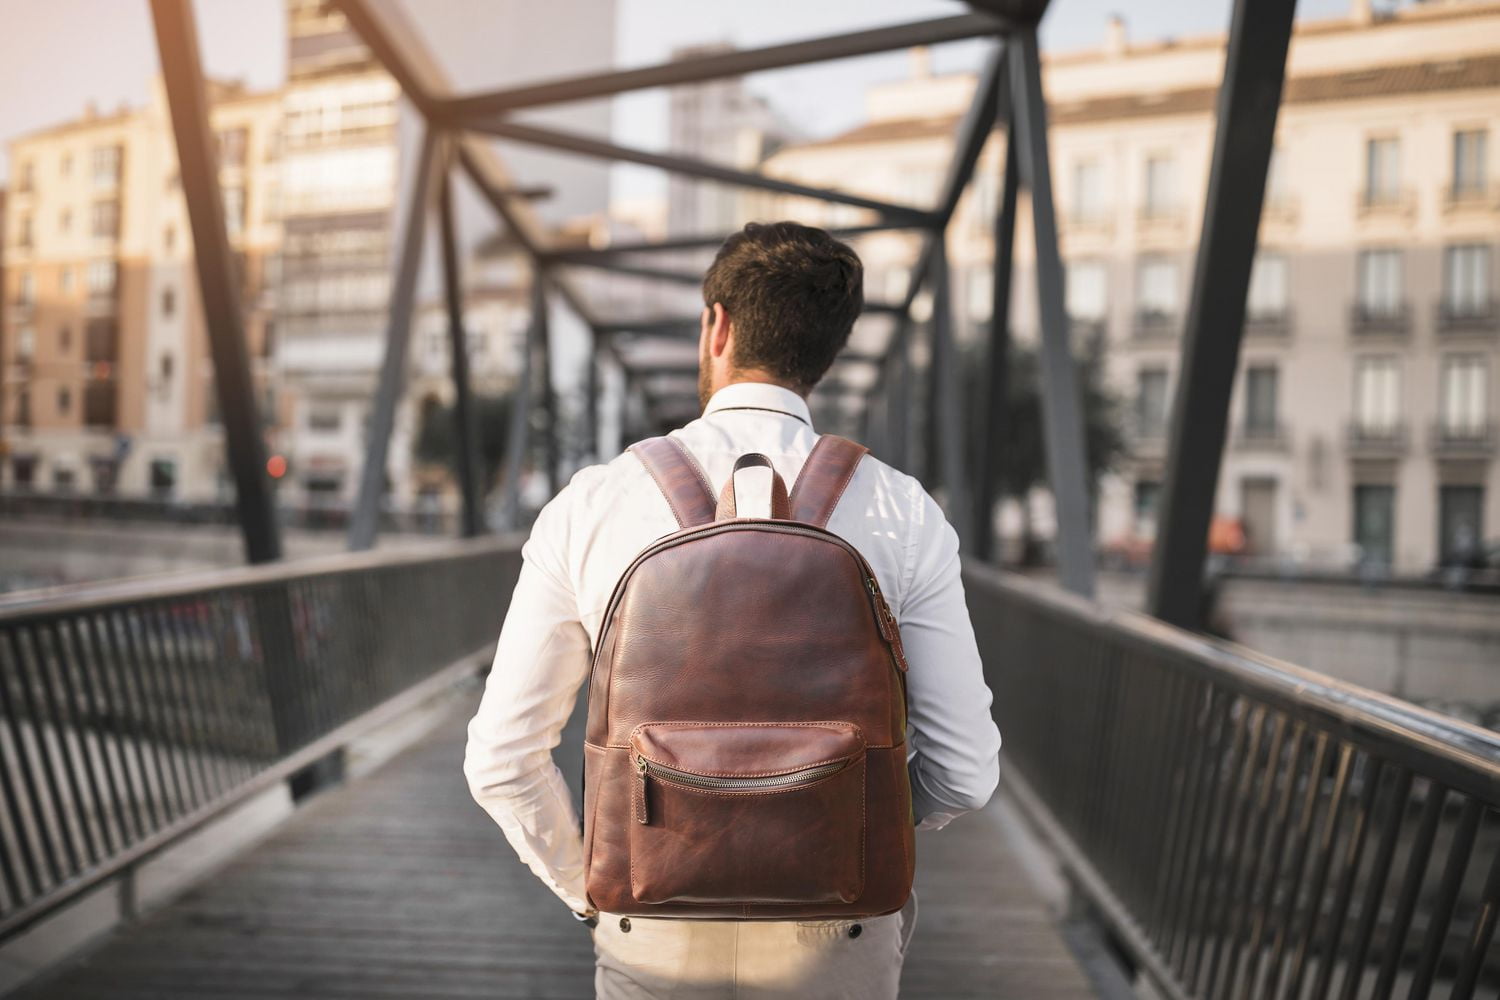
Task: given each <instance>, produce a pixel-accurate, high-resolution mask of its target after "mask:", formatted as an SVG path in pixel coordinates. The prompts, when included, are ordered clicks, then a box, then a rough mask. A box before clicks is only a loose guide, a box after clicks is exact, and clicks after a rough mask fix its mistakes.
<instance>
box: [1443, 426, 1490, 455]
mask: <svg viewBox="0 0 1500 1000" xmlns="http://www.w3.org/2000/svg"><path fill="white" fill-rule="evenodd" d="M1432 453H1433V454H1434V455H1436V456H1437V457H1438V458H1488V457H1489V456H1491V455H1493V454H1494V453H1495V425H1494V424H1493V423H1489V422H1472V423H1464V424H1454V423H1447V422H1445V421H1441V420H1439V421H1437V422H1436V423H1434V424H1433V425H1432Z"/></svg>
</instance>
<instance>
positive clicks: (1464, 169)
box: [1453, 129, 1489, 198]
mask: <svg viewBox="0 0 1500 1000" xmlns="http://www.w3.org/2000/svg"><path fill="white" fill-rule="evenodd" d="M1488 139H1489V135H1488V133H1486V132H1485V131H1484V130H1483V129H1466V130H1464V131H1460V132H1454V133H1453V196H1454V197H1455V198H1465V197H1467V198H1472V197H1474V196H1475V195H1483V194H1484V191H1485V188H1486V187H1488V186H1489V177H1488V176H1487V164H1486V163H1485V153H1486V152H1487V151H1486V149H1485V146H1486V145H1487V144H1488Z"/></svg>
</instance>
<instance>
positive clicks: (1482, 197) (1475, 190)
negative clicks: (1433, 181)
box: [1443, 183, 1500, 215]
mask: <svg viewBox="0 0 1500 1000" xmlns="http://www.w3.org/2000/svg"><path fill="white" fill-rule="evenodd" d="M1482 212H1500V185H1495V184H1489V183H1486V184H1465V185H1463V186H1462V187H1455V186H1453V185H1452V184H1450V185H1448V186H1447V187H1445V188H1443V214H1444V215H1466V214H1471V213H1482Z"/></svg>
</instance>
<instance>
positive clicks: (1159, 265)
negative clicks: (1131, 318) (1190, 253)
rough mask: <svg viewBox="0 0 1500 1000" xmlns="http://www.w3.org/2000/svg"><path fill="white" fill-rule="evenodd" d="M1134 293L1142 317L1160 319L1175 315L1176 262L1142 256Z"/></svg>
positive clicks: (1164, 258)
mask: <svg viewBox="0 0 1500 1000" xmlns="http://www.w3.org/2000/svg"><path fill="white" fill-rule="evenodd" d="M1136 295H1137V298H1138V300H1139V309H1140V313H1141V316H1142V318H1144V319H1158V320H1160V319H1171V318H1172V317H1174V316H1176V315H1177V262H1176V261H1174V260H1170V259H1168V258H1166V257H1143V258H1142V259H1141V264H1140V272H1139V274H1138V275H1137V288H1136Z"/></svg>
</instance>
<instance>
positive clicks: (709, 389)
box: [698, 337, 714, 409]
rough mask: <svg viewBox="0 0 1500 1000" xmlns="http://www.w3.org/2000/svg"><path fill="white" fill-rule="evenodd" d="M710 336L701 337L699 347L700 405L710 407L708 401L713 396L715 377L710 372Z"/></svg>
mask: <svg viewBox="0 0 1500 1000" xmlns="http://www.w3.org/2000/svg"><path fill="white" fill-rule="evenodd" d="M708 369H709V359H708V338H707V337H700V338H699V348H698V405H699V407H701V408H703V409H708V401H709V400H710V399H712V398H713V394H714V386H713V377H712V376H711V375H710V374H709V370H708Z"/></svg>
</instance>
